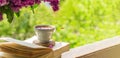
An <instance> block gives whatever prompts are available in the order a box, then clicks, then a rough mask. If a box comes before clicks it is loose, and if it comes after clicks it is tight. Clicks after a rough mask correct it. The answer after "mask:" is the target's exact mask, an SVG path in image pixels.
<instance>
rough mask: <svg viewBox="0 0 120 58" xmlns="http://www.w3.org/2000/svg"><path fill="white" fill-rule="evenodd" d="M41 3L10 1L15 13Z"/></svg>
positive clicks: (34, 0)
mask: <svg viewBox="0 0 120 58" xmlns="http://www.w3.org/2000/svg"><path fill="white" fill-rule="evenodd" d="M40 2H41V1H40V0H10V6H11V9H12V10H13V11H15V12H19V10H20V9H21V8H22V7H27V6H33V5H34V4H40Z"/></svg>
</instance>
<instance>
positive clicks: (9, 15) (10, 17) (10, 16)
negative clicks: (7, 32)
mask: <svg viewBox="0 0 120 58" xmlns="http://www.w3.org/2000/svg"><path fill="white" fill-rule="evenodd" d="M5 13H6V15H7V19H8V22H9V23H11V22H12V21H13V18H14V12H13V11H12V10H11V8H10V7H6V8H5Z"/></svg>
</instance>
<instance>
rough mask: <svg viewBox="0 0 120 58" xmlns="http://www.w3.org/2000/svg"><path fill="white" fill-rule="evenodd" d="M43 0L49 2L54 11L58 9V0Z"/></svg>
mask: <svg viewBox="0 0 120 58" xmlns="http://www.w3.org/2000/svg"><path fill="white" fill-rule="evenodd" d="M44 1H45V2H50V5H51V6H52V8H53V10H54V11H57V10H59V0H44Z"/></svg>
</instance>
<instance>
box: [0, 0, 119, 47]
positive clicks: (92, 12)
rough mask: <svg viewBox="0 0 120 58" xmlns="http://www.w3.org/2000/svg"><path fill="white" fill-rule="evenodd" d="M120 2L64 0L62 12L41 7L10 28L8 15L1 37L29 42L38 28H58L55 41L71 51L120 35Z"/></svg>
mask: <svg viewBox="0 0 120 58" xmlns="http://www.w3.org/2000/svg"><path fill="white" fill-rule="evenodd" d="M119 5H120V0H61V2H60V10H59V11H57V12H53V11H52V10H51V9H50V8H49V7H48V6H45V5H44V4H41V5H40V6H39V7H37V8H36V9H35V13H34V14H33V13H32V11H30V8H23V9H21V16H20V17H15V18H14V21H13V22H12V23H11V24H10V23H8V22H7V19H6V15H4V18H5V19H4V20H3V21H1V22H0V36H1V37H2V36H8V37H12V38H16V39H19V40H25V39H27V38H30V37H32V36H33V35H35V33H34V26H35V25H39V24H48V25H54V26H56V32H55V33H54V34H53V37H52V38H53V39H54V40H56V41H60V42H62V41H63V42H69V43H70V44H71V48H73V47H77V46H81V45H85V44H89V43H93V42H96V41H99V40H102V39H105V38H110V37H113V36H119V35H120V27H119V26H120V6H119Z"/></svg>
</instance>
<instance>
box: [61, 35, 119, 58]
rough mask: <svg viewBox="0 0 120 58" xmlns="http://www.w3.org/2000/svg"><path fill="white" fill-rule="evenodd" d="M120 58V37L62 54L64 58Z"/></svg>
mask: <svg viewBox="0 0 120 58" xmlns="http://www.w3.org/2000/svg"><path fill="white" fill-rule="evenodd" d="M76 57H77V58H120V37H119V36H117V37H113V38H109V39H105V40H102V41H99V42H96V43H92V44H88V45H84V46H81V47H77V48H73V49H71V50H70V51H68V52H65V53H63V54H62V58H76Z"/></svg>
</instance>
